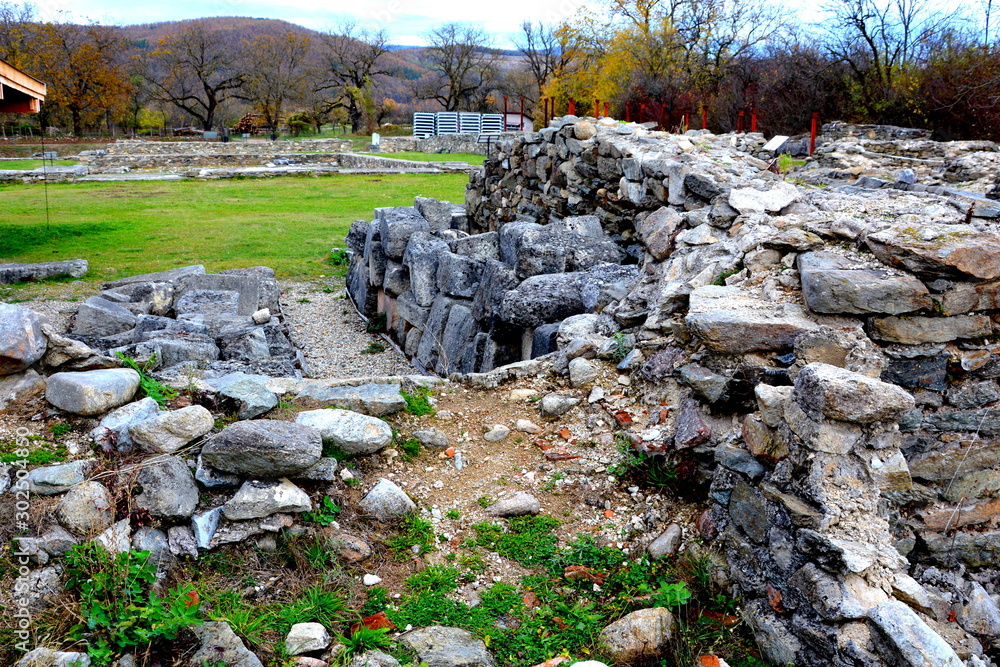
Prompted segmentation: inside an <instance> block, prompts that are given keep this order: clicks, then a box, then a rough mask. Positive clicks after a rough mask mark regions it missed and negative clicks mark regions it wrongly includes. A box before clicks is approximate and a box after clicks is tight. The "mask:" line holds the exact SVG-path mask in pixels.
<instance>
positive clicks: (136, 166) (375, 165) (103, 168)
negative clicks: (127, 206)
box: [86, 153, 470, 173]
mask: <svg viewBox="0 0 1000 667" xmlns="http://www.w3.org/2000/svg"><path fill="white" fill-rule="evenodd" d="M86 163H87V165H88V167H89V169H90V170H91V172H93V173H100V172H108V171H111V170H122V169H125V170H129V171H133V170H135V171H183V170H186V169H197V168H201V167H204V168H226V167H260V166H265V165H267V166H315V167H335V168H342V169H375V170H397V169H398V170H403V171H405V170H417V171H426V170H428V169H431V168H433V169H437V170H442V171H467V170H469V169H470V167H467V166H462V165H461V164H458V165H456V164H455V163H448V162H417V161H414V160H399V159H395V158H390V157H379V156H374V155H360V154H357V153H258V154H226V153H212V154H199V153H182V154H167V153H164V154H155V155H144V154H135V155H131V154H113V155H112V154H108V155H104V156H95V157H90V158H88V159H87V160H86Z"/></svg>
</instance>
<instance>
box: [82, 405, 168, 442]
mask: <svg viewBox="0 0 1000 667" xmlns="http://www.w3.org/2000/svg"><path fill="white" fill-rule="evenodd" d="M159 414H160V406H159V405H158V404H157V402H156V401H154V400H153V399H151V398H149V397H148V396H147V397H146V398H143V399H141V400H138V401H135V402H134V403H128V404H127V405H123V406H121V407H120V408H116V409H115V410H112V411H111V412H109V413H108V414H106V415H105V416H104V417H103V418H102V419H101V423H100V424H98V425H97V426H96V427H94V428H93V429H92V430H91V431H90V434H89V435H90V438H91V439H92V440H93V441H94V443H95V444H97V445H100V447H101V448H102V449H104V450H105V451H111V450H117V451H120V452H124V451H128V450H129V449H131V448H132V445H133V442H132V436H131V435H129V428H130V427H132V426H134V425H136V424H139V423H141V422H144V421H146V420H147V419H152V418H154V417H156V416H157V415H159Z"/></svg>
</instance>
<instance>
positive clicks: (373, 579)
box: [361, 574, 382, 586]
mask: <svg viewBox="0 0 1000 667" xmlns="http://www.w3.org/2000/svg"><path fill="white" fill-rule="evenodd" d="M361 583H363V584H364V585H365V586H375V585H377V584H381V583H382V577H380V576H378V575H377V574H366V575H365V576H364V578H363V579H362V580H361Z"/></svg>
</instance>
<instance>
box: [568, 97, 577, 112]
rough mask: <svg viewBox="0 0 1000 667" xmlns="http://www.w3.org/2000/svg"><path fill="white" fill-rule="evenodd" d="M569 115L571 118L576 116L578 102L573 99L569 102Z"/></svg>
mask: <svg viewBox="0 0 1000 667" xmlns="http://www.w3.org/2000/svg"><path fill="white" fill-rule="evenodd" d="M569 115H570V116H575V115H576V100H574V99H573V98H570V100H569Z"/></svg>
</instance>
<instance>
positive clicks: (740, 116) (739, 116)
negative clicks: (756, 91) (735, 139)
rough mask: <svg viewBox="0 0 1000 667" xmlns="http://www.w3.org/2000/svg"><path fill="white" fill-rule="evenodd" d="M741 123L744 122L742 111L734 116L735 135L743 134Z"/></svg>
mask: <svg viewBox="0 0 1000 667" xmlns="http://www.w3.org/2000/svg"><path fill="white" fill-rule="evenodd" d="M743 121H744V111H743V110H742V109H740V111H739V112H738V113H737V114H736V134H742V133H743Z"/></svg>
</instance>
